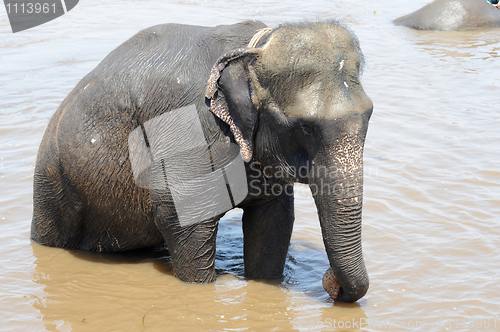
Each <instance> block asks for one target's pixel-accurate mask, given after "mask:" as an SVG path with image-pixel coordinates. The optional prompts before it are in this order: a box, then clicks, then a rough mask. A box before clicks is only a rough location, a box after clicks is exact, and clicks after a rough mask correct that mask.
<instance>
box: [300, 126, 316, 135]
mask: <svg viewBox="0 0 500 332" xmlns="http://www.w3.org/2000/svg"><path fill="white" fill-rule="evenodd" d="M302 131H303V132H304V135H312V134H313V133H314V129H313V128H312V127H311V126H308V125H302Z"/></svg>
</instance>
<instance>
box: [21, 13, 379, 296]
mask: <svg viewBox="0 0 500 332" xmlns="http://www.w3.org/2000/svg"><path fill="white" fill-rule="evenodd" d="M263 28H265V25H264V24H263V23H261V22H255V21H247V22H243V23H239V24H235V25H230V26H217V27H214V28H205V27H196V26H184V25H176V24H166V25H159V26H155V27H151V28H148V29H145V30H143V31H141V32H139V33H138V34H137V35H135V36H134V37H132V38H131V39H129V40H128V41H126V42H125V43H123V44H122V45H121V46H119V47H118V48H117V49H115V50H114V51H113V52H112V53H110V54H109V55H108V56H107V57H106V58H105V59H104V60H103V61H102V62H101V63H100V64H99V65H98V66H97V67H96V68H95V69H94V70H93V71H92V72H90V73H89V74H88V75H87V76H85V77H84V78H83V79H82V80H81V81H80V82H79V83H78V84H77V86H76V87H75V88H74V89H73V90H72V91H71V93H70V94H69V95H68V97H66V99H65V100H64V101H63V102H62V104H61V106H60V107H59V108H58V109H57V111H56V112H55V114H54V116H53V117H52V119H51V120H50V123H49V125H48V127H47V129H46V132H45V134H44V137H43V139H42V142H41V144H40V148H39V152H38V157H37V162H36V167H35V174H34V212H33V221H32V233H31V234H32V235H31V236H32V239H33V240H34V241H36V242H39V243H41V244H44V245H48V246H54V247H61V248H68V249H83V250H89V251H97V252H114V251H124V250H131V249H136V248H144V247H152V246H158V245H163V244H165V243H166V245H167V247H168V250H169V253H170V255H171V257H172V262H173V268H174V272H175V274H176V276H177V277H178V278H180V279H181V280H184V281H190V282H211V281H213V280H214V279H215V268H214V259H215V238H216V234H217V225H218V220H219V219H220V218H221V216H223V215H224V213H225V212H226V211H227V210H229V209H230V208H231V206H230V207H229V208H227V209H225V210H224V211H219V212H220V213H217V214H216V215H212V216H203V215H202V216H200V217H199V220H198V221H197V222H194V223H190V224H187V225H185V224H184V225H183V224H182V223H181V222H180V218H179V217H180V215H179V211H178V209H177V211H176V207H178V206H176V205H175V204H174V203H175V202H174V201H175V200H174V198H173V197H174V196H175V195H174V192H173V190H171V188H170V189H169V188H163V187H161V186H156V185H155V181H156V182H158V181H159V180H158V179H160V180H161V179H166V181H167V182H168V183H170V184H171V183H173V182H176V181H177V183H181V185H182V180H183V177H184V175H183V173H186V174H188V173H190V172H192V169H195V170H199V169H197V168H196V167H195V166H196V165H197V163H198V164H199V160H195V158H194V157H192V156H195V155H196V153H194V154H193V153H185V154H184V155H183V156H181V157H182V158H184V159H182V162H179V161H178V160H177V159H175V160H174V159H172V158H178V157H169V158H170V159H168V158H166V159H162V160H161V163H162V164H159V166H158V167H156V168H155V167H153V169H152V170H151V169H150V172H149V175H148V176H146V177H145V178H142V179H141V176H137V174H135V173H134V167H136V168H137V164H136V165H135V166H134V163H135V161H134V158H135V159H137V156H136V157H133V156H132V155H133V154H134V153H133V150H131V149H130V142H131V141H133V140H131V137H133V136H134V135H135V134H134V133H138V135H139V136H141V135H142V133H141V130H142V132H143V131H148V126H149V124H151V123H152V121H153V122H154V121H156V120H155V119H160V118H163V119H164V116H165V115H173V114H180V115H181V116H182V117H184V115H186V114H188V111H189V110H190V111H189V112H194V113H192V114H194V115H197V117H198V120H199V122H198V120H196V121H197V123H199V128H200V131H202V135H203V136H204V137H205V139H206V142H207V145H208V146H212V147H213V146H216V145H217V144H219V145H222V146H227V145H230V144H233V146H236V144H237V145H238V147H239V149H240V150H241V156H242V157H241V158H242V159H243V160H244V162H245V163H244V173H243V182H242V183H243V184H244V185H245V184H246V185H247V188H245V189H246V191H245V193H247V192H248V194H246V197H244V198H243V199H242V200H238V202H239V203H238V204H237V206H238V207H241V208H242V209H243V210H244V213H243V231H244V259H245V274H246V275H247V276H249V277H256V278H275V277H279V276H281V275H282V272H283V268H284V264H285V259H286V254H287V250H288V246H289V243H290V237H291V232H292V228H293V222H294V212H293V182H302V183H308V184H309V185H310V186H311V189H313V188H315V189H316V190H317V189H318V188H320V189H321V190H320V191H318V192H317V193H316V194H315V196H314V198H315V201H316V205H317V207H318V213H319V217H320V222H321V226H322V230H323V240H324V242H325V246H326V248H327V253H328V256H329V260H330V265H331V267H332V269H333V271H334V273H335V276H336V277H337V279H338V282H339V284H340V286H341V287H340V291H339V293H338V294H332V296H333V297H334V298H336V299H337V300H341V301H347V302H352V301H356V300H357V299H359V298H361V297H362V296H363V295H364V294H365V293H366V291H367V289H368V276H367V273H366V269H365V267H364V263H363V257H362V253H361V207H362V182H363V175H362V173H363V168H362V152H363V145H364V139H365V135H366V130H367V125H368V120H369V117H370V115H371V112H372V107H373V106H372V103H371V101H370V99H369V98H368V97H367V96H366V94H365V93H364V91H363V89H362V87H361V84H360V83H359V75H360V71H361V66H362V61H363V57H362V54H361V51H360V49H359V46H358V43H357V41H356V39H355V37H354V36H353V35H352V34H351V33H350V32H348V31H347V30H346V29H345V28H343V27H341V26H339V25H338V24H337V23H335V22H325V23H308V24H295V25H294V24H291V25H284V26H281V27H279V28H276V29H264V30H262V29H263ZM271 30H272V31H271ZM252 37H254V38H253V39H252ZM249 43H250V44H249ZM175 111H177V112H178V113H174V112H175ZM190 114H191V113H190ZM175 117H176V116H175ZM175 117H172V116H171V117H170V118H168V120H166V121H164V123H163V125H161V126H158V128H159V130H160V131H162V130H163V131H164V133H165V135H166V136H165V137H167V136H168V135H167V134H169V133H171V132H173V131H175V130H177V132H179V134H176V135H178V136H179V137H172V138H170V140H169V141H168V142H166V143H168V144H167V145H168V146H169V147H174V148H175V146H176V145H180V144H181V143H178V142H177V141H179V142H180V141H184V142H188V143H189V142H193V144H194V142H195V141H196V139H195V137H192V136H193V135H192V134H189V133H183V132H182V130H181V131H179V130H178V128H177V129H176V128H175V126H174V125H173V124H172V123H173V122H172V121H173V120H172V119H175ZM158 123H160V122H158ZM193 126H194V124H192V125H190V124H189V123H188V125H187V127H186V128H187V129H186V130H187V131H189V130H190V129H189V128H191V127H193ZM141 137H142V136H141ZM145 137H146V136H145ZM154 144H155V143H154V142H151V141H150V142H149V143H148V142H145V145H144V146H148V148H149V147H151V149H153V145H154ZM213 151H215V150H213V149H212V153H213ZM167 152H168V151H167ZM212 157H213V156H212V155H211V156H210V158H212ZM139 159H140V158H139ZM172 163H174V164H176V165H177V166H179V165H180V167H177V173H176V175H175V176H172V175H171V173H170V174H169V175H168V176H166V177H161V176H155V170H156V173H162V170H163V172H165V169H167V170H168V168H169V166H171V164H172ZM242 165H243V163H242ZM139 166H140V165H139ZM320 166H321V167H320ZM182 167H185V168H184V169H183V168H182ZM322 168H324V172H323V173H321V171H317V170H318V169H320V170H321V169H322ZM297 169H304V170H305V172H304V173H303V174H300V172H299V173H296V172H293V171H292V170H297ZM333 170H335V172H333ZM183 171H185V172H183ZM279 171H281V173H279ZM327 171H328V172H330V173H328V174H327V173H326V172H327ZM146 173H147V172H146ZM226 173H228V172H226ZM186 176H187V175H186ZM224 176H225V177H226V176H230V174H224ZM245 176H246V177H247V179H245V178H244V177H245ZM237 178H238V177H237ZM240 178H241V177H240ZM226 180H227V179H226ZM240 180H241V179H240ZM141 181H142V182H141ZM160 182H161V181H160ZM236 182H238V181H236ZM140 183H143V185H139V184H140ZM148 183H149V185H148ZM226 183H227V182H226ZM144 184H146V185H144ZM240 187H241V185H240ZM326 187H328V188H330V187H335V188H336V189H337V191H336V192H335V193H334V192H333V191H330V190H329V191H328V192H326V189H325V190H323V189H324V188H326ZM205 188H206V187H205ZM272 188H274V190H270V189H272ZM185 189H186V190H188V191H189V190H197V189H196V188H195V189H193V188H192V186H191V187H189V186H188V188H185ZM276 189H280V190H276ZM193 193H194V194H198V193H199V192H198V193H196V192H193ZM216 195H217V193H216ZM216 200H217V198H214V201H216ZM234 200H235V199H234V197H233V198H232V202H233V201H234ZM233 203H234V202H233ZM236 203H237V202H236Z"/></svg>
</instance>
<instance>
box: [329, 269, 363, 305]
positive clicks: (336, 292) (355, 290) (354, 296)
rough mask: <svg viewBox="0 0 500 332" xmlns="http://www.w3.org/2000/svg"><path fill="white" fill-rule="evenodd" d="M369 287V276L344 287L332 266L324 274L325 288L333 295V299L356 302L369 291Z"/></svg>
mask: <svg viewBox="0 0 500 332" xmlns="http://www.w3.org/2000/svg"><path fill="white" fill-rule="evenodd" d="M368 287H369V281H368V278H363V279H361V280H358V281H357V282H356V283H355V284H351V285H349V286H347V287H343V286H342V285H341V283H340V281H339V280H338V278H337V277H336V276H335V274H334V273H333V270H332V268H329V269H328V270H327V271H326V272H325V275H324V276H323V288H324V289H325V290H326V292H327V293H328V294H329V295H330V296H331V297H332V299H334V300H335V301H339V302H346V303H352V302H356V301H357V300H359V299H360V298H362V297H363V296H365V294H366V292H367V291H368Z"/></svg>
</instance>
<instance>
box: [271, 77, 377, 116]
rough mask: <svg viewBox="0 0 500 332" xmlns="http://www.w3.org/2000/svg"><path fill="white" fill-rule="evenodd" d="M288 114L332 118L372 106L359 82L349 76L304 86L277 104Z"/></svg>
mask: <svg viewBox="0 0 500 332" xmlns="http://www.w3.org/2000/svg"><path fill="white" fill-rule="evenodd" d="M280 106H281V107H280V108H281V109H282V111H283V112H284V113H285V115H286V116H288V117H291V118H304V117H305V118H321V119H335V118H338V117H341V116H343V115H347V114H352V113H363V112H365V111H367V110H369V109H371V108H372V107H373V104H372V101H371V100H370V98H369V97H368V96H367V95H366V93H365V92H364V90H363V88H362V86H361V85H360V84H357V85H356V86H354V83H352V82H351V81H349V80H347V79H346V80H340V81H339V82H333V83H332V82H330V83H325V82H323V81H321V80H317V81H315V82H313V83H311V84H309V85H306V86H303V87H302V88H300V89H298V90H297V92H296V93H295V94H294V95H292V96H290V100H289V101H288V102H286V103H281V105H280Z"/></svg>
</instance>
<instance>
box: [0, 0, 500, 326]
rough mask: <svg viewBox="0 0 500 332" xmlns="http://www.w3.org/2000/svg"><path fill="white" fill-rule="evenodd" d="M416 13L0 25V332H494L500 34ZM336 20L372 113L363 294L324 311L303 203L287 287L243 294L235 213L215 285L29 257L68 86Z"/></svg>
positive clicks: (283, 6) (127, 15) (223, 240)
mask: <svg viewBox="0 0 500 332" xmlns="http://www.w3.org/2000/svg"><path fill="white" fill-rule="evenodd" d="M426 3H427V0H416V1H390V0H380V1H368V0H359V1H349V0H343V1H297V0H291V1H287V2H267V1H253V2H250V1H227V2H226V1H198V0H192V1H189V2H183V1H181V2H166V1H124V0H110V1H106V2H102V1H95V0H87V1H80V3H79V4H78V5H77V6H76V7H75V8H74V9H73V10H72V11H71V12H69V13H68V14H66V15H64V16H62V17H60V18H58V19H56V20H54V21H52V22H49V23H47V24H45V25H42V26H39V27H36V28H33V29H30V30H26V31H24V32H20V33H16V34H13V33H12V32H11V30H10V27H9V25H8V21H7V15H6V13H5V11H4V10H3V9H2V10H0V188H1V189H0V331H289V330H298V331H498V330H500V282H499V281H500V266H499V261H500V260H499V251H500V220H499V215H500V152H499V151H500V113H499V112H500V57H499V53H500V29H498V30H483V31H475V32H423V31H414V30H409V29H406V28H403V27H395V26H393V25H392V23H391V20H392V19H394V18H396V17H399V16H401V15H403V14H406V13H409V12H412V11H414V10H416V9H418V8H420V7H422V6H423V5H425V4H426ZM332 17H337V18H339V19H341V20H342V21H343V22H345V23H346V24H348V25H349V27H350V28H351V29H352V30H353V31H354V32H355V33H356V34H357V36H358V37H359V39H360V42H361V47H362V49H363V51H364V53H365V56H366V67H365V70H364V76H363V84H364V87H365V90H366V92H367V94H368V95H369V96H370V97H371V98H372V100H373V102H374V105H375V110H374V114H373V117H372V120H371V123H370V127H369V130H368V137H367V141H366V148H365V155H364V160H365V195H364V203H365V205H364V210H363V217H364V221H363V251H364V256H365V261H366V265H367V269H368V273H369V275H370V290H369V291H368V293H367V295H366V296H365V297H364V298H363V299H361V300H360V301H358V302H357V303H354V304H349V305H347V304H340V303H333V301H332V300H331V299H329V297H328V295H327V294H326V293H325V292H324V290H323V289H322V286H321V277H322V275H323V273H324V272H325V271H326V269H327V267H328V263H327V257H326V254H325V252H324V247H323V244H322V239H321V233H320V229H319V223H318V219H317V215H316V211H315V206H314V203H313V201H312V198H311V196H310V194H309V193H308V189H307V187H303V186H297V187H296V190H297V191H299V194H298V195H297V199H296V217H297V219H296V223H295V229H294V235H293V238H292V242H291V246H290V251H289V258H288V260H287V264H286V270H285V276H284V277H283V278H282V279H280V280H275V281H254V280H246V279H245V278H244V276H243V260H242V254H243V250H242V233H241V223H240V217H241V211H232V212H230V213H228V215H226V216H225V217H224V218H223V219H222V220H221V222H220V231H219V235H218V239H217V260H216V264H217V269H218V274H219V275H218V279H217V281H216V282H215V283H213V284H209V285H194V284H186V283H183V282H180V281H179V280H177V279H176V278H175V277H173V275H172V271H171V266H170V264H169V260H168V256H165V252H162V251H156V252H148V253H133V254H128V255H99V254H91V253H85V252H71V251H66V250H61V249H54V248H46V247H42V246H40V245H37V244H35V243H31V241H30V239H29V234H30V221H31V213H32V198H31V195H32V177H33V167H34V162H35V157H36V152H37V149H38V144H39V142H40V140H41V137H42V134H43V131H44V129H45V127H46V125H47V123H48V121H49V118H50V116H51V115H52V114H53V112H54V111H55V109H56V108H57V107H58V105H59V104H60V103H61V101H62V100H63V98H64V97H65V96H66V95H67V94H68V93H69V92H70V91H71V89H72V88H73V87H74V86H75V84H76V83H77V82H78V81H79V80H80V79H81V78H82V77H83V76H84V75H85V74H86V73H88V72H89V71H90V70H92V68H94V67H95V66H96V65H97V64H98V63H99V61H101V60H102V59H103V58H104V57H105V56H106V55H107V54H108V53H109V52H110V51H111V50H113V49H114V48H115V47H116V46H118V45H119V44H121V43H122V42H123V41H125V40H126V39H128V38H129V37H130V36H132V35H133V34H134V33H136V32H137V31H139V30H140V29H142V28H146V27H149V26H152V25H155V24H160V23H166V22H175V23H187V24H199V25H210V26H213V25H216V24H230V23H235V22H238V21H241V20H243V19H260V20H262V21H264V22H265V23H267V24H268V25H270V26H276V25H278V24H279V23H281V22H285V21H298V20H303V19H318V18H319V19H324V18H332Z"/></svg>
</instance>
